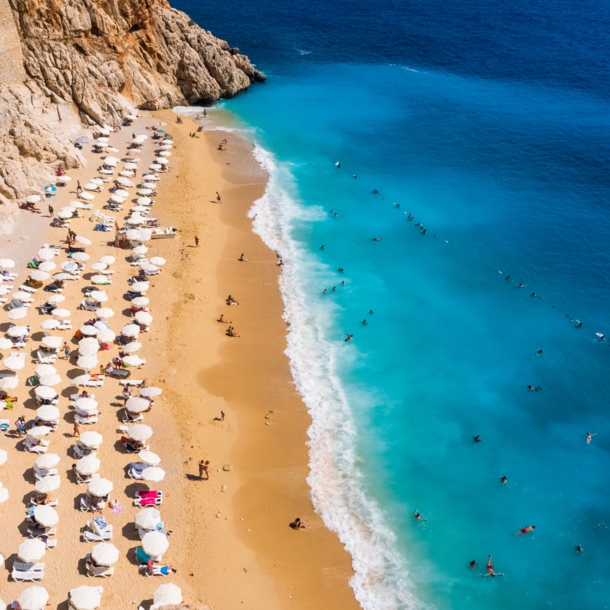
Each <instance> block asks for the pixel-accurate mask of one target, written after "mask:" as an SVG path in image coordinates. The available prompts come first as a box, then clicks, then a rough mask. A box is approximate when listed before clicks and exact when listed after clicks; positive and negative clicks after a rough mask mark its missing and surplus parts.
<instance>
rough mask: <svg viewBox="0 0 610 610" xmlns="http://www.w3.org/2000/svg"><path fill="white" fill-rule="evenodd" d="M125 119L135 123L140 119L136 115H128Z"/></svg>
mask: <svg viewBox="0 0 610 610" xmlns="http://www.w3.org/2000/svg"><path fill="white" fill-rule="evenodd" d="M125 118H126V119H129V120H130V121H135V120H136V119H137V118H138V117H137V116H136V115H135V114H128V115H127V116H126V117H125Z"/></svg>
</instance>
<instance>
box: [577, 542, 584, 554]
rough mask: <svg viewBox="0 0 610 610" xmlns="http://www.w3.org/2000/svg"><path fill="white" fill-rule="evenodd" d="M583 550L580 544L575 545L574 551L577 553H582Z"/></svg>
mask: <svg viewBox="0 0 610 610" xmlns="http://www.w3.org/2000/svg"><path fill="white" fill-rule="evenodd" d="M583 551H584V549H583V548H582V546H581V545H580V544H577V545H576V552H577V553H582V552H583Z"/></svg>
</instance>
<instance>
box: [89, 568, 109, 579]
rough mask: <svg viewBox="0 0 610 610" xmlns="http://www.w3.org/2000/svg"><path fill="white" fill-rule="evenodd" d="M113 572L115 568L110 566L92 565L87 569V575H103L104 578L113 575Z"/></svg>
mask: <svg viewBox="0 0 610 610" xmlns="http://www.w3.org/2000/svg"><path fill="white" fill-rule="evenodd" d="M113 574H114V568H112V567H110V566H94V565H91V566H89V568H88V569H87V576H101V577H102V578H106V577H107V576H112V575H113Z"/></svg>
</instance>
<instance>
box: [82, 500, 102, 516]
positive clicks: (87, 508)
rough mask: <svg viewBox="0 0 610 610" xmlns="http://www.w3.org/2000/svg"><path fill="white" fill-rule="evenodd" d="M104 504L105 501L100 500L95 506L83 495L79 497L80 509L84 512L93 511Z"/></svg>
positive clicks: (100, 508) (99, 508)
mask: <svg viewBox="0 0 610 610" xmlns="http://www.w3.org/2000/svg"><path fill="white" fill-rule="evenodd" d="M105 506H106V502H104V501H100V502H98V503H97V506H96V507H94V506H93V505H92V504H91V502H90V501H89V500H88V499H87V498H84V497H81V499H80V510H81V511H82V512H84V513H87V512H95V511H96V510H102V509H103V508H104V507H105Z"/></svg>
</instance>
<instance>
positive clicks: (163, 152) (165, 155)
mask: <svg viewBox="0 0 610 610" xmlns="http://www.w3.org/2000/svg"><path fill="white" fill-rule="evenodd" d="M159 156H160V157H171V156H172V153H171V152H169V151H168V150H163V151H161V152H160V153H159Z"/></svg>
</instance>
